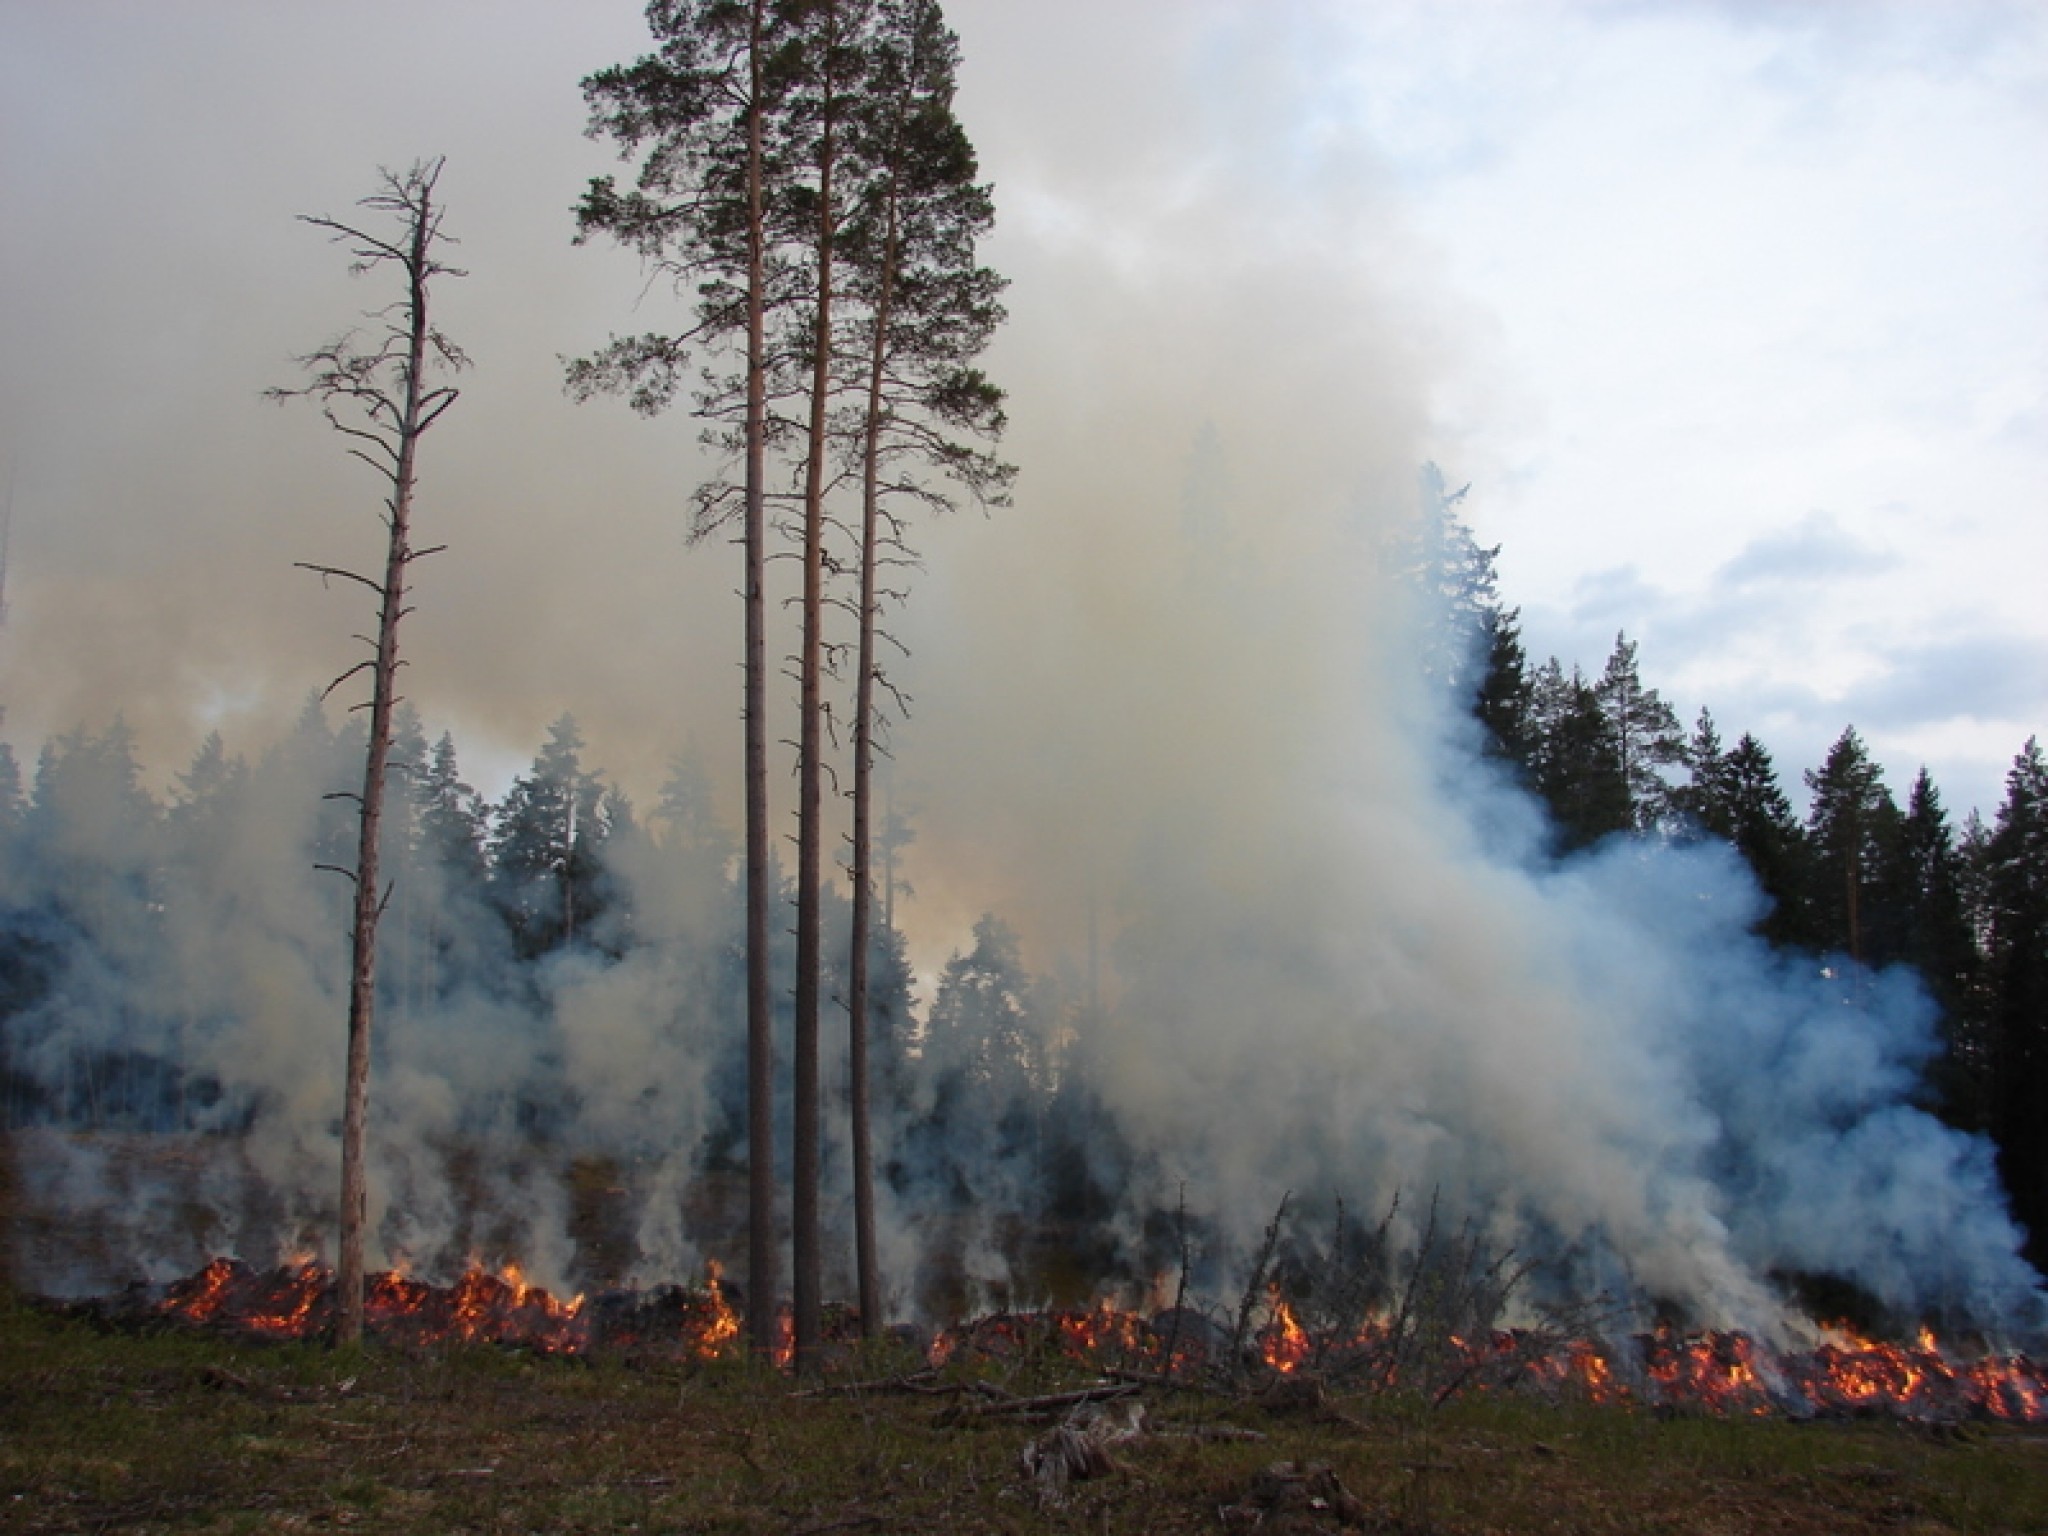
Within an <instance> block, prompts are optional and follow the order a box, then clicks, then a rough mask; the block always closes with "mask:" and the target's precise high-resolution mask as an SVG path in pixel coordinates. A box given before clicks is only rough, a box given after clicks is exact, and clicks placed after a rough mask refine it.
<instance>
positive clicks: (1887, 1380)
mask: <svg viewBox="0 0 2048 1536" xmlns="http://www.w3.org/2000/svg"><path fill="white" fill-rule="evenodd" d="M158 1310H159V1312H160V1313H161V1314H162V1315H163V1316H165V1317H169V1318H173V1319H177V1320H179V1321H182V1322H185V1323H189V1324H194V1325H199V1326H204V1327H208V1328H219V1329H225V1330H239V1331H240V1332H242V1333H244V1334H247V1335H253V1336H256V1337H261V1338H274V1339H283V1338H307V1337H312V1336H316V1335H319V1334H321V1333H323V1332H325V1331H326V1330H327V1329H328V1328H329V1327H331V1326H332V1324H333V1320H334V1312H335V1303H334V1282H333V1277H332V1275H331V1274H330V1273H329V1271H328V1270H327V1269H326V1268H325V1267H324V1266H322V1265H320V1264H319V1263H317V1262H315V1261H313V1260H310V1259H308V1260H301V1261H299V1262H297V1263H294V1264H290V1265H285V1266H282V1267H280V1268H277V1269H274V1270H268V1271H259V1270H256V1269H253V1268H251V1267H250V1266H249V1265H247V1264H245V1263H243V1262H242V1261H240V1260H239V1259H231V1258H220V1259H215V1260H213V1261H212V1262H211V1263H209V1264H207V1265H206V1266H205V1267H204V1268H202V1269H200V1270H198V1271H196V1272H194V1273H193V1274H191V1275H189V1276H187V1277H186V1278H185V1279H183V1280H180V1281H177V1282H176V1283H174V1284H173V1285H171V1286H169V1287H168V1288H167V1289H166V1291H165V1293H164V1298H163V1300H162V1302H161V1303H160V1304H159V1308H158ZM364 1314H365V1321H366V1322H367V1324H368V1326H369V1328H370V1330H371V1331H372V1332H373V1333H374V1334H376V1335H378V1336H380V1337H383V1338H385V1339H387V1340H390V1341H394V1342H399V1343H403V1344H407V1345H411V1346H417V1347H432V1346H435V1345H439V1344H447V1343H473V1344H483V1343H494V1344H501V1345H510V1346H513V1347H517V1348H523V1349H530V1350H534V1351H537V1352H539V1353H543V1354H586V1353H590V1352H593V1351H597V1350H612V1351H626V1352H651V1353H654V1354H656V1355H661V1356H667V1357H676V1356H681V1357H685V1358H692V1359H697V1360H712V1359H716V1358H719V1357H720V1356H723V1355H725V1354H727V1353H728V1352H729V1351H730V1350H732V1349H733V1348H734V1347H735V1343H736V1341H737V1340H739V1339H740V1338H741V1336H742V1332H743V1330H742V1323H741V1319H740V1316H739V1314H738V1313H737V1312H736V1311H735V1310H734V1309H733V1306H732V1301H731V1298H730V1296H729V1295H728V1294H727V1292H726V1287H725V1271H724V1269H723V1268H722V1267H721V1266H720V1265H719V1264H718V1263H717V1262H716V1261H715V1260H714V1261H712V1262H709V1263H707V1264H706V1265H705V1269H704V1280H703V1284H702V1285H701V1286H699V1287H696V1288H689V1287H683V1286H662V1287H659V1288H657V1289H655V1290H653V1291H646V1292H609V1293H607V1294H606V1295H605V1296H603V1297H600V1298H598V1300H597V1301H596V1302H587V1301H586V1298H584V1297H582V1296H574V1297H571V1298H569V1299H568V1300H566V1301H562V1300H557V1299H556V1298H555V1297H554V1296H552V1295H550V1294H549V1293H548V1292H547V1291H546V1290H545V1289H543V1288H542V1287H540V1286H537V1285H534V1284H532V1283H531V1282H530V1281H529V1280H528V1278H527V1276H526V1274H525V1271H524V1270H523V1269H522V1268H521V1267H520V1266H519V1265H518V1264H517V1263H506V1264H503V1265H501V1266H499V1267H498V1268H497V1269H496V1270H491V1269H486V1268H484V1267H483V1266H482V1265H480V1264H473V1265H472V1266H471V1267H470V1268H469V1269H468V1270H466V1271H465V1272H464V1273H463V1274H462V1275H461V1276H460V1277H459V1278H457V1279H456V1281H455V1282H454V1283H453V1284H452V1285H448V1286H436V1285H431V1284H429V1283H427V1282H426V1281H424V1280H420V1279H417V1278H415V1277H413V1276H412V1275H410V1274H408V1273H406V1272H405V1271H404V1270H403V1269H392V1270H387V1271H384V1272H382V1273H379V1274H374V1275H371V1276H369V1277H368V1279H367V1281H366V1283H365V1288H364ZM835 1315H836V1314H835ZM838 1322H839V1323H841V1324H844V1325H845V1326H846V1327H848V1328H850V1327H851V1326H852V1314H851V1313H850V1312H848V1313H846V1314H845V1315H844V1316H843V1317H839V1318H838ZM1155 1325H1156V1326H1155ZM1389 1327H1390V1325H1389V1324H1388V1323H1386V1322H1385V1321H1378V1322H1367V1323H1366V1324H1365V1325H1363V1326H1362V1327H1360V1328H1359V1329H1358V1330H1357V1331H1356V1332H1355V1333H1352V1334H1349V1335H1347V1336H1344V1337H1338V1336H1336V1335H1326V1336H1322V1337H1318V1336H1316V1335H1315V1334H1313V1333H1311V1331H1310V1330H1309V1329H1307V1328H1306V1327H1304V1326H1303V1324H1302V1322H1301V1320H1300V1318H1299V1317H1298V1316H1297V1315H1296V1313H1295V1310H1294V1307H1293V1305H1292V1303H1290V1302H1289V1300H1288V1299H1287V1297H1286V1296H1285V1295H1284V1294H1283V1293H1282V1292H1281V1291H1280V1290H1279V1289H1278V1288H1277V1287H1275V1288H1273V1289H1271V1290H1269V1292H1268V1294H1267V1316H1266V1321H1265V1324H1264V1325H1263V1326H1262V1327H1261V1328H1260V1330H1259V1332H1258V1336H1257V1340H1256V1347H1257V1352H1258V1357H1259V1358H1260V1359H1261V1360H1263V1361H1264V1363H1265V1365H1266V1366H1267V1368H1269V1369H1270V1370H1273V1371H1275V1372H1278V1373H1280V1374H1283V1375H1287V1374H1293V1373H1296V1372H1299V1371H1301V1370H1303V1369H1304V1368H1306V1367H1307V1366H1308V1365H1309V1363H1310V1362H1311V1361H1314V1362H1316V1363H1317V1364H1318V1366H1319V1368H1320V1367H1327V1368H1328V1369H1330V1370H1332V1371H1333V1372H1336V1373H1338V1374H1340V1375H1341V1374H1342V1373H1343V1372H1344V1371H1345V1369H1346V1368H1347V1367H1349V1366H1355V1365H1358V1364H1360V1363H1369V1362H1371V1361H1372V1360H1373V1359H1374V1358H1375V1357H1376V1356H1380V1355H1382V1354H1384V1353H1385V1351H1386V1347H1387V1345H1388V1342H1389V1337H1390V1335H1389ZM1176 1332H1177V1330H1176V1329H1174V1328H1171V1327H1168V1326H1166V1325H1165V1324H1164V1323H1163V1322H1160V1321H1159V1320H1156V1319H1155V1321H1154V1322H1147V1321H1146V1320H1145V1318H1144V1317H1143V1316H1141V1315H1140V1314H1138V1313H1135V1312H1131V1311H1129V1310H1126V1309H1124V1308H1121V1307H1119V1306H1117V1305H1116V1304H1115V1303H1114V1302H1112V1301H1110V1300H1109V1299H1107V1298H1105V1299H1103V1300H1100V1301H1098V1302H1097V1303H1096V1304H1095V1305H1094V1306H1093V1307H1090V1308H1088V1309H1086V1310H1085V1311H1083V1310H1071V1311H1045V1312H1030V1313H998V1314H995V1315H992V1316H988V1317H983V1318H979V1319H976V1320H974V1321H972V1322H968V1323H962V1324H959V1325H957V1326H955V1327H952V1328H948V1329H944V1330H942V1331H940V1332H939V1334H938V1335H937V1336H936V1337H935V1338H934V1340H933V1342H932V1345H931V1349H930V1352H929V1358H930V1360H931V1362H932V1363H933V1364H934V1365H943V1364H945V1363H947V1362H948V1361H950V1360H957V1359H961V1358H976V1357H978V1358H984V1359H1011V1358H1015V1357H1017V1356H1020V1355H1028V1354H1031V1353H1033V1352H1038V1353H1045V1354H1057V1355H1059V1356H1061V1357H1064V1358H1069V1359H1074V1360H1079V1361H1083V1362H1087V1363H1095V1364H1099V1363H1103V1362H1105V1361H1106V1360H1115V1361H1119V1362H1128V1361H1133V1360H1137V1361H1150V1362H1152V1363H1153V1364H1154V1365H1155V1366H1167V1367H1180V1366H1189V1367H1199V1365H1200V1363H1201V1361H1202V1360H1203V1358H1204V1349H1205V1344H1204V1343H1203V1342H1201V1341H1199V1340H1198V1339H1196V1338H1194V1337H1192V1336H1191V1337H1189V1338H1182V1339H1180V1340H1179V1347H1178V1349H1177V1351H1176V1354H1177V1357H1178V1358H1177V1359H1176V1360H1174V1361H1166V1360H1165V1359H1164V1358H1163V1355H1164V1352H1165V1350H1166V1348H1167V1346H1168V1341H1169V1339H1172V1338H1174V1337H1175V1336H1176ZM1197 1332H1199V1330H1198V1329H1196V1330H1190V1333H1191V1335H1192V1334H1194V1333H1197ZM1821 1336H1822V1340H1823V1342H1821V1343H1820V1344H1819V1345H1817V1346H1815V1347H1814V1348H1813V1349H1811V1350H1807V1351H1803V1352H1788V1353H1780V1352H1777V1351H1774V1350H1772V1349H1771V1348H1769V1347H1768V1346H1766V1345H1764V1344H1762V1343H1760V1342H1759V1341H1757V1340H1756V1339H1754V1338H1752V1337H1751V1336H1750V1335H1748V1334H1744V1333H1725V1332H1715V1333H1696V1334H1684V1333H1680V1332H1678V1331H1676V1330H1674V1329H1661V1330H1659V1331H1658V1332H1656V1333H1653V1334H1646V1335H1639V1336H1637V1337H1635V1338H1634V1339H1621V1340H1617V1341H1607V1342H1602V1341H1598V1340H1593V1339H1546V1338H1544V1337H1542V1336H1540V1335H1535V1334H1529V1333H1524V1332H1520V1331H1505V1332H1495V1333H1490V1334H1487V1335H1484V1336H1480V1337H1473V1338H1469V1339H1456V1340H1452V1341H1451V1345H1450V1347H1451V1349H1452V1351H1453V1353H1454V1354H1455V1355H1456V1357H1457V1358H1458V1359H1459V1360H1460V1361H1462V1362H1463V1363H1464V1366H1465V1367H1467V1371H1466V1379H1467V1380H1468V1381H1469V1384H1470V1390H1477V1391H1494V1390H1514V1389H1516V1388H1518V1387H1519V1388H1523V1389H1526V1388H1528V1387H1531V1386H1533V1387H1535V1388H1537V1389H1539V1390H1543V1391H1547V1392H1569V1393H1572V1394H1576V1395H1578V1396H1580V1397H1581V1398H1583V1399H1584V1400H1586V1401H1589V1402H1594V1403H1607V1404H1629V1403H1636V1402H1643V1403H1651V1404H1659V1405H1665V1406H1675V1407H1686V1408H1692V1409H1697V1410H1700V1411H1702V1412H1706V1413H1712V1414H1720V1415H1744V1416H1747V1415H1761V1414H1771V1413H1791V1414H1795V1415H1801V1416H1803V1415H1809V1414H1827V1415H1841V1414H1864V1413H1888V1414H1894V1415H1898V1416H1901V1417H1907V1418H1921V1419H1934V1420H1956V1419H1965V1418H1980V1419H1982V1418H1988V1419H1996V1420H2001V1421H2005V1422H2010V1423H2016V1424H2043V1423H2048V1364H2043V1363H2041V1362H2037V1361H2033V1360H2029V1359H2027V1358H2026V1357H2024V1356H2019V1355H1993V1354H1986V1355H1983V1356H1981V1357H1979V1358H1977V1359H1973V1360H1968V1361H1964V1360H1960V1359H1955V1358H1952V1357H1951V1356H1950V1355H1949V1353H1948V1352H1947V1351H1946V1350H1945V1349H1943V1347H1942V1345H1941V1343H1940V1341H1939V1340H1938V1339H1937V1338H1936V1337H1935V1335H1934V1333H1933V1332H1932V1331H1931V1330H1929V1329H1926V1328H1922V1329H1920V1330H1919V1331H1918V1333H1917V1334H1916V1336H1915V1338H1914V1340H1913V1342H1912V1343H1910V1344H1893V1343H1886V1342H1883V1341H1880V1340H1875V1339H1870V1338H1866V1337H1864V1336H1863V1335H1861V1334H1859V1333H1857V1332H1855V1331H1854V1330H1853V1329H1850V1328H1847V1327H1843V1326H1841V1325H1839V1324H1837V1325H1833V1326H1830V1327H1827V1328H1824V1329H1823V1330H1822V1335H1821ZM792 1346H793V1339H792V1322H791V1317H790V1313H789V1310H788V1308H786V1307H785V1308H783V1309H782V1310H781V1312H780V1314H779V1317H778V1322H777V1341H776V1345H775V1348H774V1351H773V1358H774V1359H775V1361H776V1363H777V1364H779V1365H783V1366H787V1365H788V1364H789V1363H790V1361H791V1356H792V1353H793V1347H792Z"/></svg>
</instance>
